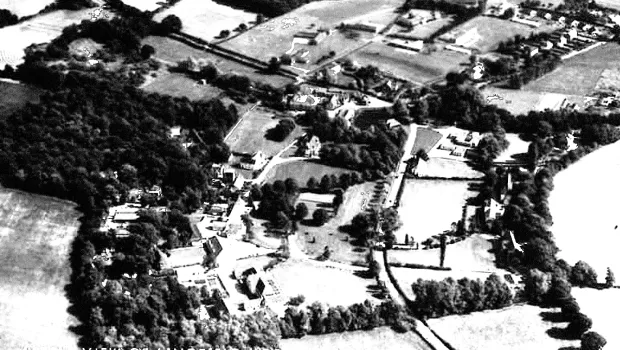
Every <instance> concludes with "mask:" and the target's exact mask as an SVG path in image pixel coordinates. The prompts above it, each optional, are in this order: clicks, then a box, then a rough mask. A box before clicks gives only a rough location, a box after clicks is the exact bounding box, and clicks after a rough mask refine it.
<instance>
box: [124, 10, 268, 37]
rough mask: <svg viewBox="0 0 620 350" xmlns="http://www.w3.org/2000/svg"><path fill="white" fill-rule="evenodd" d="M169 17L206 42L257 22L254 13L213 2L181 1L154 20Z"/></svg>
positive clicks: (158, 20) (188, 32)
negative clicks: (177, 20)
mask: <svg viewBox="0 0 620 350" xmlns="http://www.w3.org/2000/svg"><path fill="white" fill-rule="evenodd" d="M132 1H136V2H138V1H142V0H132ZM169 15H175V16H178V17H179V18H180V19H181V21H182V22H183V32H185V33H187V34H190V35H193V36H196V37H199V38H202V39H204V40H206V41H211V40H213V39H214V38H215V37H216V36H218V35H219V34H220V32H221V31H222V30H230V32H231V33H234V32H233V29H235V28H237V27H238V26H239V25H240V24H241V23H245V24H246V25H247V26H250V25H251V22H253V21H254V20H256V14H254V13H250V12H245V11H242V10H238V9H235V8H232V7H229V6H226V5H221V4H218V3H216V2H214V1H212V0H181V1H180V2H178V3H177V4H175V5H174V6H172V7H170V8H167V9H165V10H164V11H161V12H160V13H158V14H157V15H155V17H153V20H155V21H156V22H161V20H163V19H164V18H165V17H166V16H169Z"/></svg>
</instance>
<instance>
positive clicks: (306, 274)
mask: <svg viewBox="0 0 620 350" xmlns="http://www.w3.org/2000/svg"><path fill="white" fill-rule="evenodd" d="M269 274H270V275H272V276H273V278H274V281H275V282H276V283H277V284H278V286H279V287H280V290H281V296H282V300H283V301H284V302H287V301H288V300H289V299H290V298H292V297H295V296H297V295H300V294H302V295H304V296H305V297H306V302H305V303H306V305H310V304H312V303H313V302H315V301H319V302H321V303H323V304H327V305H330V306H338V305H343V306H349V305H351V304H355V303H362V302H364V301H365V300H366V299H368V300H371V301H373V302H379V300H378V299H376V298H374V297H373V296H372V290H369V289H368V287H369V286H371V285H374V284H375V280H374V279H364V278H361V277H357V276H355V275H354V273H353V270H351V269H346V270H345V269H340V268H336V267H326V266H325V265H324V264H323V263H321V262H318V261H309V260H296V259H289V260H287V261H285V262H283V263H280V264H278V265H276V267H274V268H273V269H272V270H271V271H269ZM343 286H346V287H343ZM282 311H284V310H282Z"/></svg>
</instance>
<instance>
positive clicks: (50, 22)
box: [0, 9, 92, 69]
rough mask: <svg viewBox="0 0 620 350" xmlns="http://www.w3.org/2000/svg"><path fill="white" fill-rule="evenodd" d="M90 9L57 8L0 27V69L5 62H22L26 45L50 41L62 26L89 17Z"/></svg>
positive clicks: (13, 63)
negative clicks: (20, 21)
mask: <svg viewBox="0 0 620 350" xmlns="http://www.w3.org/2000/svg"><path fill="white" fill-rule="evenodd" d="M90 11H92V9H84V10H79V11H67V10H59V11H54V12H50V13H46V14H44V15H41V16H36V17H34V18H32V19H29V20H27V21H25V22H22V23H19V24H16V25H14V26H9V27H4V28H2V29H0V43H2V45H1V47H0V69H2V68H4V65H5V64H10V65H12V66H14V67H15V66H16V65H18V64H20V63H22V61H23V56H24V49H25V48H26V47H28V46H30V45H31V44H41V43H47V42H49V41H51V40H52V39H54V38H56V37H57V36H59V35H60V34H61V33H62V29H63V28H65V27H67V26H69V25H71V24H77V23H80V22H81V21H83V20H88V19H90V15H89V14H88V13H89V12H90Z"/></svg>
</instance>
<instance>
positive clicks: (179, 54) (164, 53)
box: [142, 36, 293, 87]
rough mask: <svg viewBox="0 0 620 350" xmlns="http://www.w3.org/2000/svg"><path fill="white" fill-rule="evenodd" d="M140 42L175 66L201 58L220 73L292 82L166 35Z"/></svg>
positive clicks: (262, 79) (280, 83)
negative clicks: (189, 58)
mask: <svg viewBox="0 0 620 350" xmlns="http://www.w3.org/2000/svg"><path fill="white" fill-rule="evenodd" d="M142 44H148V45H151V46H153V47H154V48H155V54H154V55H153V57H155V58H156V59H159V60H161V61H163V62H164V63H167V64H170V65H173V66H176V64H177V62H179V61H182V60H186V59H187V58H188V57H193V58H195V59H199V58H202V59H205V60H208V61H210V62H213V64H214V65H215V66H216V67H217V68H218V69H219V71H220V72H221V73H222V74H225V73H236V74H240V75H245V76H247V77H248V78H250V79H251V80H253V81H260V82H263V83H268V84H271V85H273V86H275V87H281V86H284V85H286V84H288V83H291V82H293V79H290V78H286V77H283V76H280V75H270V74H265V73H263V72H261V71H259V70H257V69H255V68H252V67H248V66H246V65H243V64H241V63H238V62H234V61H230V60H227V59H225V58H222V57H220V56H217V55H214V54H211V53H209V52H205V51H202V50H198V49H195V48H193V47H190V46H187V45H185V44H183V43H181V42H178V41H175V40H172V39H169V38H166V37H161V36H149V37H146V38H144V40H142Z"/></svg>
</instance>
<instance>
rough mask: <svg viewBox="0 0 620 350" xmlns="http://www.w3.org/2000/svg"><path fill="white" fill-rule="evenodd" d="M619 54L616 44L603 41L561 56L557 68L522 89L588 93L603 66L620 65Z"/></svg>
mask: <svg viewBox="0 0 620 350" xmlns="http://www.w3.org/2000/svg"><path fill="white" fill-rule="evenodd" d="M619 56H620V45H618V44H616V43H606V44H605V45H601V46H599V47H596V48H594V49H592V50H590V51H588V52H584V53H582V54H579V55H577V56H574V57H571V58H569V59H566V60H564V61H563V64H562V65H561V66H560V67H559V68H557V69H556V70H554V71H553V72H551V73H549V74H546V75H544V76H543V77H542V78H540V79H538V80H535V81H533V82H531V83H529V84H527V85H525V86H524V87H523V90H526V91H537V92H555V93H560V94H567V95H579V96H587V95H590V94H592V93H594V92H595V91H596V85H597V83H598V82H599V80H600V78H601V75H602V74H603V72H604V71H605V70H607V69H618V68H620V62H619V61H618V59H617V58H618V57H619Z"/></svg>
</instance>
